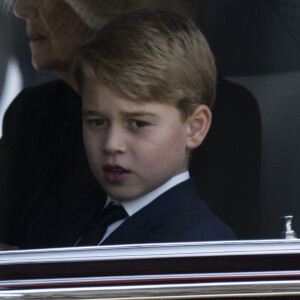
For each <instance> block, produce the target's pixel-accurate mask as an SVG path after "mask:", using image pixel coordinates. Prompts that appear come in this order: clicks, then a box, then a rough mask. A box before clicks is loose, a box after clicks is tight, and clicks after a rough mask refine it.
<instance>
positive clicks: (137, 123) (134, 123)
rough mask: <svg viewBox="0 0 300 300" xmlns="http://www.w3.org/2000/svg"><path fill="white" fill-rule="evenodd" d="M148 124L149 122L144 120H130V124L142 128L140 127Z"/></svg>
mask: <svg viewBox="0 0 300 300" xmlns="http://www.w3.org/2000/svg"><path fill="white" fill-rule="evenodd" d="M148 125H149V123H148V122H145V121H132V122H131V126H132V127H134V128H142V127H145V126H148Z"/></svg>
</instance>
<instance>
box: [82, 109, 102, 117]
mask: <svg viewBox="0 0 300 300" xmlns="http://www.w3.org/2000/svg"><path fill="white" fill-rule="evenodd" d="M82 114H83V115H84V116H99V114H100V113H99V112H97V111H96V110H84V109H83V110H82Z"/></svg>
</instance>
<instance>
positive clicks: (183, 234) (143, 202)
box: [77, 10, 234, 245]
mask: <svg viewBox="0 0 300 300" xmlns="http://www.w3.org/2000/svg"><path fill="white" fill-rule="evenodd" d="M78 60H79V61H78V66H79V68H78V70H77V78H78V81H79V83H80V85H81V89H82V98H83V135H84V142H85V148H86V152H87V156H88V160H89V163H90V167H91V170H92V172H93V174H94V176H95V177H96V179H97V180H98V181H99V183H100V184H101V185H102V187H103V188H104V190H105V191H106V192H107V194H108V202H116V203H117V204H119V205H121V206H123V208H124V209H125V211H126V212H127V216H126V217H124V216H123V217H122V220H121V221H117V222H114V223H113V224H112V225H110V226H109V227H108V229H107V231H106V235H105V236H104V238H101V239H100V240H99V241H98V242H101V243H102V244H119V243H149V242H151V243H152V242H180V241H207V240H224V239H233V238H234V235H233V233H232V232H231V230H230V229H229V228H228V227H227V226H226V225H225V224H223V223H222V222H221V221H220V220H219V219H218V218H217V217H216V216H214V215H213V214H212V212H211V211H210V210H209V208H208V207H207V206H206V205H205V204H204V202H203V201H201V200H200V199H198V197H197V195H196V192H195V187H194V184H193V181H192V180H191V179H189V173H188V171H187V169H188V162H189V157H190V154H191V151H192V149H195V148H196V147H198V146H199V145H200V144H201V143H202V142H203V140H204V138H205V136H206V134H207V132H208V130H209V127H210V123H211V111H210V108H211V107H212V105H213V102H214V97H215V84H216V68H215V64H214V59H213V56H212V53H211V51H210V49H209V47H208V45H207V42H206V40H205V38H204V37H203V35H202V34H201V32H200V30H199V29H198V28H197V27H196V26H195V25H194V24H193V23H192V22H191V21H189V20H187V19H185V18H183V17H180V16H177V15H171V14H168V13H163V12H159V11H156V12H155V11H147V10H145V11H140V12H134V13H131V14H127V15H123V16H121V17H119V18H117V19H116V20H115V21H113V22H112V23H111V24H109V25H108V26H106V27H105V28H104V29H103V30H101V31H100V32H99V33H97V34H96V35H95V36H94V37H93V38H92V39H91V40H90V41H89V42H88V43H87V44H86V45H84V46H83V47H82V49H81V51H80V54H79V56H78ZM100 219H101V218H100ZM96 240H97V239H96ZM96 240H95V241H96ZM98 242H96V244H98ZM84 244H89V242H86V243H85V242H83V241H82V243H81V245H84Z"/></svg>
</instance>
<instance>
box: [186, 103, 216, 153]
mask: <svg viewBox="0 0 300 300" xmlns="http://www.w3.org/2000/svg"><path fill="white" fill-rule="evenodd" d="M211 120H212V114H211V111H210V109H209V107H208V106H206V105H199V106H198V107H197V108H196V109H195V110H194V112H193V114H192V115H191V116H189V117H188V119H187V126H188V136H187V148H188V149H195V148H197V147H198V146H200V145H201V143H202V142H203V140H204V139H205V137H206V135H207V132H208V130H209V128H210V124H211Z"/></svg>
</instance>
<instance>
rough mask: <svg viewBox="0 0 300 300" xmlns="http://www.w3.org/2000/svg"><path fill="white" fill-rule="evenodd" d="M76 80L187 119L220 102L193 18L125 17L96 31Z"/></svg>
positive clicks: (156, 14)
mask: <svg viewBox="0 0 300 300" xmlns="http://www.w3.org/2000/svg"><path fill="white" fill-rule="evenodd" d="M76 78H77V80H78V82H79V85H81V86H82V84H83V81H84V79H89V80H92V81H95V82H98V83H99V84H104V85H106V86H107V87H108V88H109V89H110V90H111V91H112V92H114V93H115V94H117V95H118V96H120V97H122V98H125V99H130V100H132V101H136V102H143V101H146V102H161V103H169V104H172V105H174V106H175V107H177V109H178V110H179V111H180V112H181V113H182V116H183V117H184V119H186V118H187V116H189V115H191V114H192V113H193V111H194V110H195V108H196V107H198V106H199V105H200V104H205V105H207V106H208V107H210V108H211V107H212V105H213V102H214V98H215V86H216V67H215V63H214V58H213V55H212V53H211V50H210V48H209V46H208V44H207V41H206V39H205V38H204V36H203V34H202V33H201V32H200V30H199V29H198V28H197V26H196V25H195V24H194V23H193V22H192V21H190V20H189V19H186V18H185V17H182V16H179V15H175V14H170V13H166V12H163V11H154V10H142V11H137V12H132V13H129V14H124V15H121V16H119V17H117V18H116V19H115V20H114V21H112V22H111V23H110V24H108V25H106V26H105V27H104V28H103V29H102V30H100V31H99V32H97V33H95V34H94V35H93V36H92V37H91V38H90V39H89V41H88V42H87V43H86V44H85V45H83V46H82V47H81V49H80V50H79V52H78V57H77V68H76Z"/></svg>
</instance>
